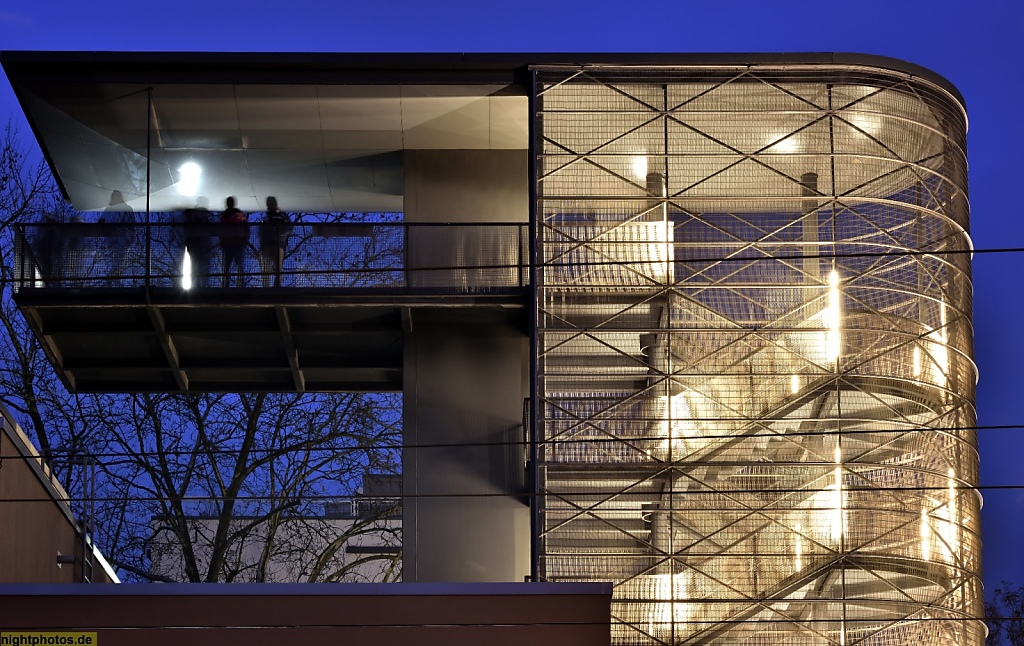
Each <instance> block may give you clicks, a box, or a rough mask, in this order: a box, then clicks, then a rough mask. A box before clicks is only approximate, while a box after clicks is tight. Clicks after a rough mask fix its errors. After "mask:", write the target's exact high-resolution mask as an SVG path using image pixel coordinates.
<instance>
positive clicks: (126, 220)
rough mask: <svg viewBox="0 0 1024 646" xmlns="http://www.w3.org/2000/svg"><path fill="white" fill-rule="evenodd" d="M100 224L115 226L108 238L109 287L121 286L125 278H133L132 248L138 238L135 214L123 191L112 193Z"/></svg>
mask: <svg viewBox="0 0 1024 646" xmlns="http://www.w3.org/2000/svg"><path fill="white" fill-rule="evenodd" d="M100 222H105V223H107V224H112V225H114V230H113V231H112V232H111V233H110V234H109V235H108V237H107V244H108V245H109V248H110V273H109V274H108V281H107V284H108V285H115V284H116V285H121V284H123V282H124V278H125V276H129V277H130V276H131V272H130V271H129V270H130V268H131V255H132V248H133V247H134V246H135V241H136V239H137V236H138V231H136V227H135V225H136V224H138V222H137V221H136V219H135V212H134V211H133V210H132V207H131V206H129V205H128V204H127V203H126V202H125V201H124V196H123V195H121V191H111V192H110V200H109V202H108V206H107V208H105V209H104V210H103V215H102V216H101V217H100Z"/></svg>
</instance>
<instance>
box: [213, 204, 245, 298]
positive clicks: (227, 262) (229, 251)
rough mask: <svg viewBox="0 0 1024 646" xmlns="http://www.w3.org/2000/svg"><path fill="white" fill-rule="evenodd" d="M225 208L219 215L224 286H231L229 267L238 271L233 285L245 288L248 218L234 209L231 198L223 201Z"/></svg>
mask: <svg viewBox="0 0 1024 646" xmlns="http://www.w3.org/2000/svg"><path fill="white" fill-rule="evenodd" d="M224 204H225V206H226V207H227V208H225V209H224V210H223V211H221V213H220V223H221V225H223V226H222V229H221V234H220V248H221V253H223V254H224V259H223V260H224V263H223V265H224V286H225V287H230V286H231V265H234V266H235V268H236V269H237V270H238V280H236V281H235V285H237V286H238V287H244V286H245V247H246V246H247V245H248V244H249V226H248V224H247V223H248V221H249V216H248V215H246V214H245V213H244V212H243V211H241V210H239V209H238V208H236V207H235V198H234V196H231V197H229V198H227V199H226V200H225V201H224Z"/></svg>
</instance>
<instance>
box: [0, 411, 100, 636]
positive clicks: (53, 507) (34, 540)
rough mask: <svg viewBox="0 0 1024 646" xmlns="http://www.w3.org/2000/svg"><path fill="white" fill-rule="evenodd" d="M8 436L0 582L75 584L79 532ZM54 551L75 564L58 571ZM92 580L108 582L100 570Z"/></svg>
mask: <svg viewBox="0 0 1024 646" xmlns="http://www.w3.org/2000/svg"><path fill="white" fill-rule="evenodd" d="M0 423H3V422H2V421H0ZM8 433H9V431H8V430H7V429H6V428H3V429H0V583H73V582H75V581H78V580H80V578H81V570H80V569H79V568H80V567H81V552H82V550H81V541H80V539H79V538H78V533H77V532H76V531H75V527H74V525H73V524H72V522H71V520H70V519H69V518H68V517H67V516H66V515H65V514H64V513H63V512H62V510H61V508H60V507H59V506H58V504H57V502H56V501H54V499H53V496H52V495H51V490H50V489H49V488H48V487H46V486H45V485H44V484H43V483H42V482H41V481H40V480H39V477H38V475H37V473H36V471H35V470H34V469H33V468H32V465H31V464H30V462H29V460H36V458H35V457H34V456H25V455H23V454H22V451H21V450H20V449H19V447H18V445H16V444H15V443H14V441H13V440H12V439H11V437H10V436H9V435H8ZM36 464H38V462H37V463H36ZM58 552H60V553H61V554H64V555H68V556H71V555H73V556H74V557H75V559H76V562H75V563H66V564H63V565H61V566H60V567H58V566H57V553H58ZM93 580H97V581H99V580H102V581H104V582H106V581H108V579H107V578H106V575H105V573H104V571H103V569H102V568H101V567H99V565H97V566H96V567H95V569H94V576H93ZM0 625H2V624H0Z"/></svg>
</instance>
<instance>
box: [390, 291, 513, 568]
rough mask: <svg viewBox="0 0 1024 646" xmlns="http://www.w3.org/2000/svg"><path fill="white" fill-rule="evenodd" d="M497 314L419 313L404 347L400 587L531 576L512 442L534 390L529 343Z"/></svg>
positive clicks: (489, 312)
mask: <svg viewBox="0 0 1024 646" xmlns="http://www.w3.org/2000/svg"><path fill="white" fill-rule="evenodd" d="M514 311H517V312H519V315H520V316H522V314H521V311H519V310H514ZM496 312H500V310H488V311H486V312H483V311H481V313H480V314H479V315H478V316H476V317H475V319H474V318H471V317H470V316H469V315H468V314H467V312H465V311H464V310H463V311H462V312H460V313H459V315H458V317H457V319H456V318H455V317H452V316H451V315H446V314H445V313H444V311H443V310H435V311H431V310H415V312H414V314H413V319H412V331H411V332H410V333H408V334H407V335H406V340H405V391H404V443H405V445H406V448H405V450H404V454H403V465H402V467H403V476H404V494H405V498H404V501H403V530H404V533H403V556H404V561H403V580H404V581H523V579H524V577H525V576H527V575H528V574H529V569H530V568H529V555H530V527H529V507H528V506H527V505H526V504H525V500H524V499H523V498H522V496H521V494H522V493H524V492H523V490H522V489H523V487H524V486H525V484H524V472H523V467H524V449H523V448H522V446H521V445H518V444H516V443H518V442H520V441H521V439H522V419H523V400H524V398H525V397H527V395H528V392H529V389H528V372H527V366H528V364H527V352H528V344H527V336H526V334H525V331H524V329H523V326H522V325H520V324H519V323H518V322H517V321H514V320H512V319H509V318H506V319H504V320H503V319H502V318H501V317H499V316H498V315H497V314H496ZM438 445H440V446H438ZM416 446H424V448H412V447H416ZM516 494H520V495H518V496H517V495H516Z"/></svg>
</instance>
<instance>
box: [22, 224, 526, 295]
mask: <svg viewBox="0 0 1024 646" xmlns="http://www.w3.org/2000/svg"><path fill="white" fill-rule="evenodd" d="M526 226H527V225H526V224H525V223H524V224H506V223H502V224H477V223H469V224H461V223H460V224H442V223H424V224H408V223H363V222H316V223H295V224H287V225H278V224H266V223H251V224H241V225H236V224H220V223H209V224H183V223H179V222H157V223H149V224H142V223H139V224H114V223H103V222H97V223H78V222H75V223H38V224H19V225H16V226H15V268H16V270H15V291H20V290H25V289H84V288H111V287H114V288H137V287H147V288H148V287H164V288H181V289H191V288H199V289H204V288H217V287H245V288H271V287H273V288H290V289H294V288H317V289H322V288H333V289H385V290H396V289H397V290H413V291H415V290H422V291H430V292H437V291H440V292H453V293H467V292H479V291H484V292H486V291H493V290H496V289H497V290H501V289H519V288H522V287H525V286H527V285H528V284H529V280H530V279H529V263H528V259H527V250H525V249H524V246H523V244H522V241H523V240H524V239H526V231H525V229H526Z"/></svg>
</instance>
